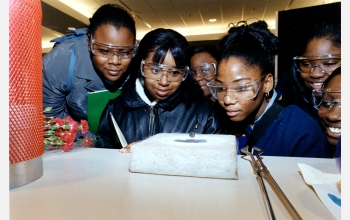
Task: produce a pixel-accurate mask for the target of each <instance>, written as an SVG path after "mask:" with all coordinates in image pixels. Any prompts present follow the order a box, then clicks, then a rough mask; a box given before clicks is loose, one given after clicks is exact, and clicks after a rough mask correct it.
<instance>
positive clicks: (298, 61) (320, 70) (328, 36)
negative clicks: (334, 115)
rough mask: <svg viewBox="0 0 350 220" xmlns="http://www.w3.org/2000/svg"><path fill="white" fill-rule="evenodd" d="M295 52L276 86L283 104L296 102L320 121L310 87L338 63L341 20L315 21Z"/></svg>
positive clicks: (318, 83) (317, 84) (319, 86)
mask: <svg viewBox="0 0 350 220" xmlns="http://www.w3.org/2000/svg"><path fill="white" fill-rule="evenodd" d="M295 55H296V56H295V57H293V63H292V67H291V69H290V72H289V71H287V72H286V73H284V75H283V76H282V77H281V78H280V80H279V81H278V84H277V86H276V89H277V90H279V91H280V92H281V93H282V101H283V102H284V103H285V104H287V105H290V104H293V105H297V106H299V107H300V108H301V109H303V110H304V111H306V112H307V113H309V114H310V115H311V116H313V117H314V118H315V119H316V120H317V121H319V118H318V114H317V109H315V108H314V107H313V104H312V90H314V89H316V90H317V89H320V88H321V87H322V85H323V83H324V82H325V80H326V79H327V78H328V77H329V76H330V75H331V74H332V72H333V71H334V70H335V69H336V68H338V67H339V66H340V65H341V28H340V24H334V23H319V24H316V25H315V26H314V27H313V28H312V29H311V30H310V31H309V32H308V33H306V34H305V36H303V39H302V40H301V43H300V45H298V47H297V50H296V51H295Z"/></svg>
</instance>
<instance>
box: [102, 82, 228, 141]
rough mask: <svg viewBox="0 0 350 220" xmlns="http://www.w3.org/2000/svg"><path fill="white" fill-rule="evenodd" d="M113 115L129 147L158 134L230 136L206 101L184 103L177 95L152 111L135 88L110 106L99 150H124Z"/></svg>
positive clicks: (203, 99) (104, 113) (104, 117)
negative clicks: (112, 119) (190, 133)
mask: <svg viewBox="0 0 350 220" xmlns="http://www.w3.org/2000/svg"><path fill="white" fill-rule="evenodd" d="M110 112H112V114H113V116H114V118H115V119H116V121H117V123H118V125H119V127H120V129H121V130H122V132H123V134H124V136H125V139H126V141H127V142H128V143H129V144H130V143H132V142H136V141H141V140H144V139H146V138H148V137H150V136H152V135H155V134H158V133H189V132H195V133H201V134H220V133H221V134H226V133H227V130H226V128H225V127H223V124H222V123H221V120H220V119H219V117H218V115H217V112H216V111H215V108H212V107H211V106H210V105H209V104H208V102H207V101H206V99H205V97H202V98H200V99H198V100H196V101H194V102H188V103H185V102H182V101H180V100H179V98H178V95H174V96H172V97H171V98H169V99H168V100H166V101H165V102H158V103H157V104H156V105H155V106H153V107H151V106H149V105H148V104H146V103H145V102H144V101H143V100H142V99H141V98H140V96H139V95H138V94H137V92H136V90H135V88H132V89H130V90H127V91H125V90H123V94H122V95H121V96H119V97H117V98H116V99H114V100H110V101H109V103H108V104H107V106H106V108H105V109H104V111H103V113H102V116H101V120H100V125H99V129H98V131H97V136H98V140H100V144H98V145H96V147H103V148H121V146H120V144H119V141H118V138H117V136H116V132H115V130H114V127H113V124H112V121H111V118H110Z"/></svg>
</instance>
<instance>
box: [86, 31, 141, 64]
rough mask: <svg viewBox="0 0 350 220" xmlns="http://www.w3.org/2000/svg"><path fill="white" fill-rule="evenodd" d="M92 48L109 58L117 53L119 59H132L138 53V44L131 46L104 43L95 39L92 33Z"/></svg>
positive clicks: (103, 56) (100, 55) (96, 52)
mask: <svg viewBox="0 0 350 220" xmlns="http://www.w3.org/2000/svg"><path fill="white" fill-rule="evenodd" d="M90 36H91V38H90V49H91V52H92V53H93V54H94V55H96V56H99V57H102V58H106V59H109V58H111V57H113V56H114V55H116V56H117V57H118V58H119V59H130V58H133V57H134V56H135V55H136V52H137V48H138V45H137V44H134V45H131V46H117V45H113V44H104V43H100V42H97V41H95V39H93V38H92V35H90Z"/></svg>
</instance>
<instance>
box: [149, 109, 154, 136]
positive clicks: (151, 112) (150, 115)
mask: <svg viewBox="0 0 350 220" xmlns="http://www.w3.org/2000/svg"><path fill="white" fill-rule="evenodd" d="M152 117H153V106H150V113H149V123H148V137H150V136H151V123H152Z"/></svg>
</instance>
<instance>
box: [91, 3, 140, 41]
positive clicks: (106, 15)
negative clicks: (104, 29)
mask: <svg viewBox="0 0 350 220" xmlns="http://www.w3.org/2000/svg"><path fill="white" fill-rule="evenodd" d="M89 21H90V25H89V34H94V33H95V31H96V30H97V28H98V27H100V26H101V25H105V24H110V25H112V26H114V27H115V28H116V29H118V30H119V29H120V28H121V27H125V28H127V29H129V30H130V31H131V33H132V34H133V35H134V38H135V39H136V27H135V21H134V19H133V17H132V16H131V15H130V14H129V12H127V11H126V10H125V9H124V8H123V7H121V6H119V5H117V4H105V5H102V6H101V7H100V8H98V9H97V10H96V12H95V13H94V14H93V15H92V17H91V18H89Z"/></svg>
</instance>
